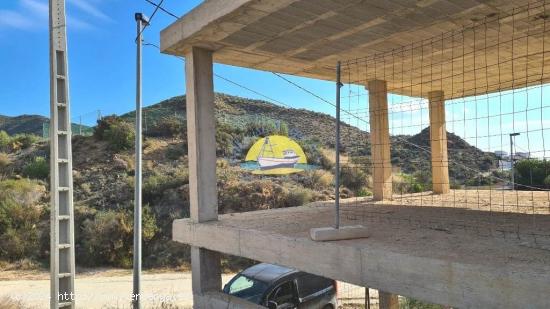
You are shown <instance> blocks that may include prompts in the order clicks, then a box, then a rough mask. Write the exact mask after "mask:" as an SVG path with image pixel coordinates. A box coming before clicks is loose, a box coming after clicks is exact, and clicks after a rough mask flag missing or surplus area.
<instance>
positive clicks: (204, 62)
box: [185, 47, 222, 308]
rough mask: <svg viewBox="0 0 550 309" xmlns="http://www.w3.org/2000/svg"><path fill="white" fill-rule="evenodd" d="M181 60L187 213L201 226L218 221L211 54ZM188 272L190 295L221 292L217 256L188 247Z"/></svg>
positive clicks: (205, 52)
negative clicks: (185, 121)
mask: <svg viewBox="0 0 550 309" xmlns="http://www.w3.org/2000/svg"><path fill="white" fill-rule="evenodd" d="M185 60H186V61H185V78H186V87H187V90H186V95H187V103H186V104H187V141H188V159H189V199H190V213H191V219H192V220H193V221H195V222H197V223H202V222H208V221H215V220H218V192H217V191H218V189H217V182H216V121H215V118H214V117H215V115H214V83H213V80H212V75H213V63H212V52H211V51H209V50H205V49H202V48H195V47H193V48H191V50H190V51H189V52H188V53H187V54H186V55H185ZM191 270H192V285H193V294H194V295H197V294H203V293H206V292H209V291H220V290H221V285H222V281H221V263H220V254H219V253H218V252H214V251H210V250H207V249H203V248H197V247H191ZM199 307H200V304H195V308H199Z"/></svg>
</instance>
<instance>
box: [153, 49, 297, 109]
mask: <svg viewBox="0 0 550 309" xmlns="http://www.w3.org/2000/svg"><path fill="white" fill-rule="evenodd" d="M143 46H152V47H155V48H157V49H158V50H160V47H159V46H158V45H156V44H154V43H149V42H144V43H143ZM174 57H176V58H178V59H180V60H181V61H184V62H185V58H183V57H180V56H175V55H174ZM214 76H215V77H217V78H219V79H222V80H224V81H226V82H228V83H231V84H233V85H235V86H238V87H240V88H242V89H245V90H247V91H250V92H252V93H254V94H257V95H259V96H261V97H263V98H265V99H267V100H268V101H270V102H271V103H276V104H279V105H282V106H284V107H287V108H293V107H292V106H290V105H288V104H286V103H283V102H281V101H279V100H276V99H273V98H271V97H269V96H267V95H265V94H263V93H261V92H259V91H256V90H254V89H251V88H249V87H247V86H245V85H242V84H239V83H237V82H235V81H233V80H230V79H229V78H227V77H225V76H222V75H219V74H217V73H214Z"/></svg>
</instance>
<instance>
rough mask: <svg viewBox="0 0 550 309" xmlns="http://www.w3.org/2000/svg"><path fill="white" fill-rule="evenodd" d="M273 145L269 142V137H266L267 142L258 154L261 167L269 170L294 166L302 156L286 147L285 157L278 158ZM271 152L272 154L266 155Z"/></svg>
mask: <svg viewBox="0 0 550 309" xmlns="http://www.w3.org/2000/svg"><path fill="white" fill-rule="evenodd" d="M273 146H274V145H272V144H271V143H270V142H269V137H266V138H265V142H264V144H263V145H262V149H261V150H260V153H259V155H258V164H259V165H260V169H262V170H268V169H274V168H294V165H295V164H296V163H297V162H298V159H299V158H300V157H299V156H298V155H297V154H296V152H295V151H294V150H292V149H286V150H284V151H283V157H282V158H277V157H275V154H274V152H273ZM266 153H268V154H269V153H270V154H271V156H268V155H266Z"/></svg>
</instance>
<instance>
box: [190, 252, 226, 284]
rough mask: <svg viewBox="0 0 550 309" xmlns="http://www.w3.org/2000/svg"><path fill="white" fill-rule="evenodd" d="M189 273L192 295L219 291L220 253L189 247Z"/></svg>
mask: <svg viewBox="0 0 550 309" xmlns="http://www.w3.org/2000/svg"><path fill="white" fill-rule="evenodd" d="M191 271H192V274H191V275H192V276H191V280H192V283H191V284H192V289H193V294H204V293H206V292H211V291H214V292H219V291H221V289H222V280H221V278H222V274H221V264H220V253H218V252H216V251H210V250H207V249H202V248H198V247H191Z"/></svg>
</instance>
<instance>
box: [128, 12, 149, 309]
mask: <svg viewBox="0 0 550 309" xmlns="http://www.w3.org/2000/svg"><path fill="white" fill-rule="evenodd" d="M135 19H136V22H137V38H136V46H137V48H136V51H137V61H136V158H135V160H136V164H135V169H136V171H135V175H134V178H135V189H134V190H135V192H134V193H135V196H134V272H133V277H134V286H133V295H132V302H133V308H134V309H139V308H140V298H141V295H140V285H141V105H142V104H141V59H142V56H141V48H142V34H143V29H144V27H145V26H146V25H147V24H148V23H149V20H148V19H147V17H146V16H145V15H143V14H141V13H136V14H135Z"/></svg>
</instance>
